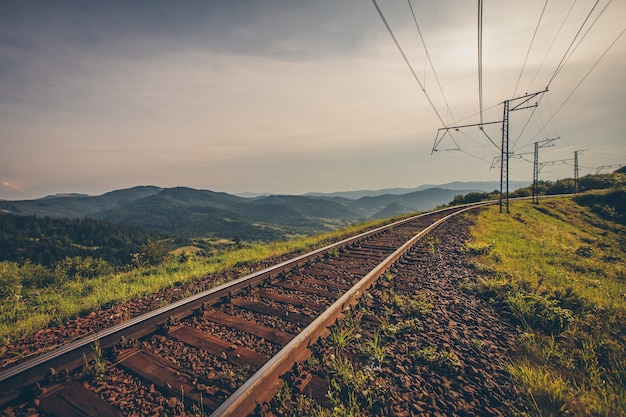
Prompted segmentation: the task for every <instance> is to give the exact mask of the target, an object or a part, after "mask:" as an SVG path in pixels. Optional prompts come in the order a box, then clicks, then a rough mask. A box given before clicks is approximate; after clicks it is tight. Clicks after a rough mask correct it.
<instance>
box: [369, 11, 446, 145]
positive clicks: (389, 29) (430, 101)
mask: <svg viewBox="0 0 626 417" xmlns="http://www.w3.org/2000/svg"><path fill="white" fill-rule="evenodd" d="M372 3H374V7H376V10H377V11H378V14H379V15H380V18H381V19H382V21H383V23H384V24H385V27H386V28H387V31H388V32H389V35H391V38H392V39H393V42H394V43H395V44H396V47H397V48H398V51H400V55H402V58H404V62H406V64H407V66H408V67H409V70H411V74H413V78H415V81H417V83H418V84H419V86H420V88H421V89H422V92H423V93H424V95H425V96H426V99H427V100H428V103H430V106H431V107H432V108H433V110H434V112H435V114H436V115H437V117H438V118H439V121H441V124H442V125H444V126H446V123H445V122H444V121H443V118H442V117H441V115H440V114H439V112H438V111H437V108H436V107H435V105H434V104H433V102H432V100H431V99H430V96H429V95H428V93H427V92H426V88H424V85H423V84H422V82H421V81H420V79H419V77H418V76H417V74H416V73H415V70H414V69H413V66H411V63H410V62H409V60H408V58H407V57H406V55H405V53H404V51H403V50H402V47H401V46H400V43H398V40H397V39H396V36H395V35H394V34H393V31H392V30H391V27H390V26H389V23H387V19H385V16H384V15H383V12H382V10H380V7H378V3H376V0H372ZM457 146H458V145H457Z"/></svg>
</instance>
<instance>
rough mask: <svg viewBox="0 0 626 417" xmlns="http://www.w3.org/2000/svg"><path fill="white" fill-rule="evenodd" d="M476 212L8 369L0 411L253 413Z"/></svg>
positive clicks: (423, 220) (362, 241) (215, 292)
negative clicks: (383, 289)
mask: <svg viewBox="0 0 626 417" xmlns="http://www.w3.org/2000/svg"><path fill="white" fill-rule="evenodd" d="M474 207H479V206H472V207H459V208H453V209H444V210H439V211H436V212H432V213H427V214H422V215H419V216H415V217H412V218H410V219H406V220H403V221H400V222H396V223H393V224H391V225H387V226H384V227H380V228H378V229H375V230H373V231H369V232H366V233H363V234H360V235H357V236H354V237H352V238H349V239H345V240H343V241H341V242H339V243H336V244H333V245H329V246H327V247H325V248H322V249H319V250H316V251H313V252H311V253H308V254H305V255H302V256H299V257H296V258H293V259H291V260H288V261H285V262H282V263H279V264H277V265H275V266H272V267H269V268H266V269H263V270H261V271H258V272H255V273H252V274H249V275H247V276H244V277H241V278H238V279H236V280H233V281H231V282H229V283H227V284H223V285H220V286H218V287H216V288H213V289H210V290H207V291H202V292H200V293H198V294H196V295H193V296H191V297H188V298H185V299H182V300H179V301H176V302H174V303H172V304H170V305H168V306H165V307H162V308H159V309H156V310H154V311H152V312H150V313H147V314H144V315H141V316H138V317H135V318H132V319H130V320H128V321H125V322H124V323H121V324H119V325H115V326H112V327H110V328H107V329H105V330H101V331H99V332H97V333H96V334H93V335H90V336H88V337H83V338H81V339H78V340H75V341H73V342H70V343H67V344H65V345H63V346H61V347H59V348H56V349H54V350H51V351H49V352H46V353H44V354H41V355H39V356H37V357H34V358H31V359H29V360H26V361H24V362H22V363H18V364H16V365H12V366H10V367H7V368H6V369H3V370H2V371H1V372H0V404H2V405H1V406H0V411H2V410H4V414H5V415H11V413H12V412H14V410H21V412H22V414H23V415H28V414H40V415H41V414H43V415H58V416H120V415H166V414H167V415H173V414H174V415H176V414H183V413H185V410H187V411H190V410H191V409H193V410H194V411H195V413H196V414H201V415H215V416H241V415H247V414H249V413H251V412H253V410H254V409H255V407H257V406H258V404H259V403H262V402H263V401H268V400H269V399H270V398H271V397H272V395H273V394H274V393H275V392H276V391H277V390H278V389H279V388H280V384H281V383H282V381H281V379H280V376H281V375H283V374H285V373H286V372H288V371H289V370H291V369H292V367H293V366H294V364H295V363H297V362H299V361H302V360H303V359H305V358H306V357H307V356H308V355H309V354H310V352H309V351H308V349H307V347H308V346H310V345H312V344H313V343H315V341H316V340H317V339H318V338H319V337H320V336H322V335H324V334H325V333H326V332H327V328H328V327H329V326H330V325H332V324H333V323H334V322H335V321H336V320H337V319H338V318H340V317H341V315H342V312H343V311H345V309H346V308H348V307H349V306H351V305H354V304H355V303H356V302H357V301H358V298H359V297H360V296H361V294H363V293H364V292H365V291H367V288H368V287H369V286H370V285H371V284H372V283H373V282H374V281H375V280H376V279H377V278H378V277H379V276H380V275H382V274H383V273H384V272H385V271H386V270H387V269H388V268H389V267H390V266H391V265H392V264H393V263H394V262H396V261H397V260H398V259H399V258H400V257H401V256H402V255H403V254H404V253H405V252H406V251H407V250H408V249H409V248H410V247H411V246H413V245H414V244H415V243H416V242H417V241H418V240H419V239H420V238H421V237H422V236H424V235H425V234H426V233H428V232H429V231H430V230H432V229H433V228H435V227H437V226H438V225H439V224H441V223H442V222H444V221H446V220H447V219H448V218H450V217H451V216H454V215H456V214H458V213H460V212H462V211H465V210H469V209H472V208H474ZM296 375H297V372H296ZM295 383H296V384H297V385H299V386H300V387H301V388H302V387H304V386H305V385H309V386H315V385H320V386H321V387H318V390H317V391H320V390H321V391H323V385H324V381H319V380H316V379H315V378H314V377H312V376H311V375H303V376H301V377H300V380H297V381H295Z"/></svg>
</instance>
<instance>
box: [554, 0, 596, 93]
mask: <svg viewBox="0 0 626 417" xmlns="http://www.w3.org/2000/svg"><path fill="white" fill-rule="evenodd" d="M599 2H600V0H597V1H596V2H595V4H594V5H593V7H592V8H591V10H590V11H589V14H587V17H586V18H585V20H584V21H583V23H582V24H581V25H580V28H579V29H578V32H576V35H575V36H574V39H572V43H570V45H569V47H568V48H567V50H566V51H565V54H563V58H561V62H559V65H557V67H556V69H555V70H554V74H552V77H551V78H550V81H548V85H547V86H546V89H548V88H550V84H552V81H554V78H555V77H556V75H557V74H558V73H559V72H560V71H561V69H562V68H563V62H564V61H565V58H566V57H567V55H568V54H569V51H570V49H571V48H572V45H574V42H576V38H578V35H580V32H581V31H582V30H583V27H584V26H585V24H586V23H587V20H589V17H590V16H591V14H592V13H593V11H594V9H595V8H596V6H597V5H598V3H599Z"/></svg>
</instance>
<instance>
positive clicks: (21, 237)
mask: <svg viewBox="0 0 626 417" xmlns="http://www.w3.org/2000/svg"><path fill="white" fill-rule="evenodd" d="M166 237H167V236H166V235H165V234H163V233H157V232H146V231H144V230H142V229H140V228H138V227H129V226H124V225H120V224H115V223H109V222H105V221H101V220H95V219H89V218H84V219H56V218H50V217H36V216H16V215H12V214H1V215H0V261H13V262H19V263H24V262H30V263H33V264H39V265H43V266H46V267H53V266H54V265H56V264H57V263H58V262H61V261H62V260H64V259H65V258H68V257H69V258H75V257H81V258H87V257H91V258H94V259H102V260H104V261H106V262H107V263H109V264H111V265H113V266H122V265H127V264H129V263H130V262H131V261H132V260H133V254H135V253H139V252H141V251H142V250H143V248H144V247H145V245H146V244H148V243H149V242H151V241H156V240H162V239H164V238H166Z"/></svg>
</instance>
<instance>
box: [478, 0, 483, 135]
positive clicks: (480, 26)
mask: <svg viewBox="0 0 626 417" xmlns="http://www.w3.org/2000/svg"><path fill="white" fill-rule="evenodd" d="M478 108H479V110H480V123H481V124H482V123H483V2H482V0H478Z"/></svg>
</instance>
